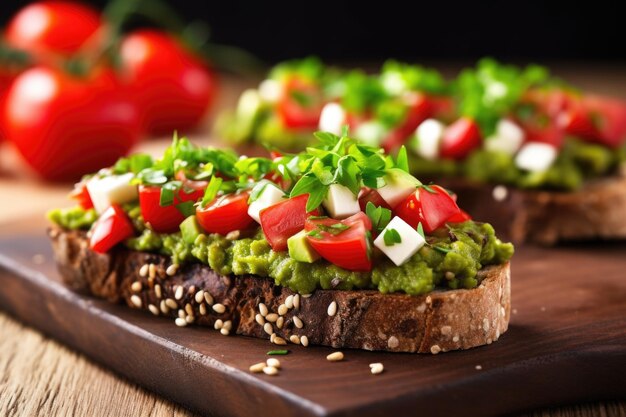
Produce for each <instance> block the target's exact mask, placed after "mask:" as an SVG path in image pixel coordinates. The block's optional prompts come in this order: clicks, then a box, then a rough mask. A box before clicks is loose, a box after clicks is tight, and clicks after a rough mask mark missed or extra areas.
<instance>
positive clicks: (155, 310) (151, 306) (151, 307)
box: [148, 304, 159, 316]
mask: <svg viewBox="0 0 626 417" xmlns="http://www.w3.org/2000/svg"><path fill="white" fill-rule="evenodd" d="M148 310H150V312H151V313H152V314H154V315H155V316H158V315H159V309H158V307H157V306H155V305H154V304H149V305H148Z"/></svg>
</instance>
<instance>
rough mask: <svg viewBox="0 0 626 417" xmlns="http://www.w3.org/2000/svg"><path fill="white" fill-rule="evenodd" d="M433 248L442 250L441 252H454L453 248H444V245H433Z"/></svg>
mask: <svg viewBox="0 0 626 417" xmlns="http://www.w3.org/2000/svg"><path fill="white" fill-rule="evenodd" d="M431 248H433V249H434V250H436V251H438V252H441V253H450V252H452V249H449V248H444V247H442V246H437V245H431Z"/></svg>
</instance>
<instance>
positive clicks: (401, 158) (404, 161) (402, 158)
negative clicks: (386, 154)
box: [396, 145, 409, 172]
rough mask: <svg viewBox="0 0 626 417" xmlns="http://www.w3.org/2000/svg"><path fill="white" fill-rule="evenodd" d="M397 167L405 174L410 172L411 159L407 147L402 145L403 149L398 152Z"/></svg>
mask: <svg viewBox="0 0 626 417" xmlns="http://www.w3.org/2000/svg"><path fill="white" fill-rule="evenodd" d="M396 166H397V167H398V168H400V169H401V170H403V171H404V172H409V157H408V155H407V152H406V147H405V146H404V145H402V147H401V148H400V150H399V151H398V156H397V158H396Z"/></svg>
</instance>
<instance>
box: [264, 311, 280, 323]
mask: <svg viewBox="0 0 626 417" xmlns="http://www.w3.org/2000/svg"><path fill="white" fill-rule="evenodd" d="M265 320H267V321H269V322H272V323H276V320H278V314H276V313H270V314H268V315H266V316H265Z"/></svg>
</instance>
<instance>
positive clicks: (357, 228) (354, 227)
mask: <svg viewBox="0 0 626 417" xmlns="http://www.w3.org/2000/svg"><path fill="white" fill-rule="evenodd" d="M304 228H305V230H306V231H307V232H311V231H314V230H315V231H316V232H317V233H314V234H313V235H310V234H307V240H308V241H309V243H310V244H311V246H313V249H315V250H316V251H317V253H319V254H320V256H321V257H322V258H324V259H326V260H327V261H328V262H330V263H332V264H334V265H337V266H338V267H341V268H343V269H347V270H349V271H370V270H371V269H372V259H371V244H370V238H369V236H368V232H369V231H370V230H372V222H371V221H370V219H369V218H368V217H367V215H366V214H365V213H363V212H359V213H357V214H355V215H353V216H351V217H348V218H347V219H344V220H335V219H330V218H325V219H312V218H309V219H307V221H306V223H305V226H304Z"/></svg>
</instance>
